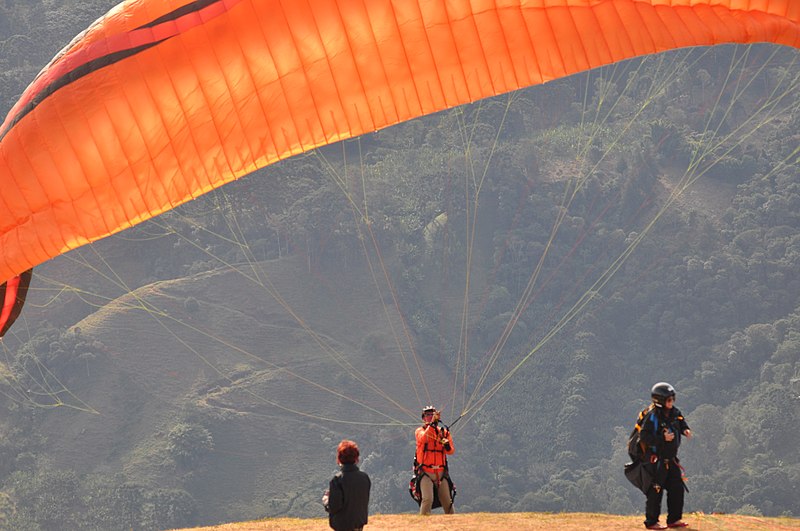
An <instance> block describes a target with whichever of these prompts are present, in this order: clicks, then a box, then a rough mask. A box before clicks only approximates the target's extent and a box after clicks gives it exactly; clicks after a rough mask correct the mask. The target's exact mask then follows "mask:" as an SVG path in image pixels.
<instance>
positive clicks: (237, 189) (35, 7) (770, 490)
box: [0, 1, 800, 529]
mask: <svg viewBox="0 0 800 531" xmlns="http://www.w3.org/2000/svg"><path fill="white" fill-rule="evenodd" d="M111 4H112V2H95V3H87V2H80V3H79V2H71V1H63V2H29V3H25V4H24V5H22V4H18V3H10V2H6V3H3V4H0V43H2V50H3V54H2V57H0V66H2V68H0V100H2V101H3V103H4V108H6V109H7V108H10V107H11V105H12V104H13V102H14V101H15V99H16V98H17V97H18V95H19V94H20V93H21V91H22V90H23V88H24V86H25V85H26V84H27V83H28V82H29V81H30V80H31V79H32V78H33V76H34V75H35V73H36V71H38V69H39V68H40V67H41V66H43V65H44V64H45V63H46V61H47V60H49V58H50V57H51V56H52V55H53V54H54V53H56V51H57V50H58V49H59V48H60V47H62V46H63V45H64V44H65V43H66V42H67V41H68V40H69V39H70V38H71V37H72V35H74V34H75V33H77V32H78V31H80V30H81V29H82V28H84V27H85V26H86V25H87V24H88V23H90V22H91V21H92V20H93V19H94V18H96V17H97V16H99V15H100V14H101V13H102V12H103V11H105V9H106V8H107V7H109V6H110V5H111ZM798 58H800V57H799V56H798V53H797V52H796V51H794V50H785V49H779V48H776V47H769V46H754V47H747V48H744V47H720V48H715V49H712V50H706V49H702V50H694V51H682V52H678V53H672V54H665V55H662V56H655V57H651V58H647V59H645V60H639V61H629V62H626V63H625V64H622V65H615V66H612V67H608V68H604V69H601V70H598V71H594V72H591V73H587V74H582V75H579V76H574V77H571V78H568V79H566V80H563V81H559V82H555V83H550V84H548V85H546V86H544V87H538V88H535V89H532V90H528V91H524V92H521V93H517V94H514V95H511V96H503V97H499V98H495V99H493V100H489V101H485V102H479V103H476V104H474V105H471V106H468V107H465V108H462V109H458V110H455V111H452V112H447V113H441V114H439V115H436V116H432V117H429V118H426V119H424V120H415V121H413V122H410V123H406V124H401V125H400V126H397V127H394V128H392V129H389V130H387V131H382V132H378V133H375V134H372V135H367V136H365V137H363V138H361V139H359V140H357V141H351V142H347V143H345V144H339V145H335V146H331V147H329V148H326V149H324V150H320V151H317V152H314V153H312V154H309V155H306V156H303V157H298V158H295V159H292V160H289V161H286V162H284V163H281V164H278V165H275V166H273V167H270V168H268V169H266V170H265V171H262V172H259V173H257V174H254V175H251V176H248V177H247V178H245V179H242V180H241V181H238V182H236V183H233V184H232V185H229V186H227V187H224V188H223V189H222V190H220V191H218V192H215V193H212V194H209V195H207V196H204V197H202V198H200V199H198V200H196V201H194V202H192V203H190V204H188V205H186V206H184V207H181V208H179V209H176V210H175V211H173V212H170V213H168V214H166V215H164V216H161V217H160V218H158V219H156V220H153V221H151V222H147V223H144V224H142V225H140V226H138V227H136V228H134V229H132V230H130V231H127V232H125V233H123V234H120V235H117V236H115V237H112V238H109V239H106V240H104V241H101V242H98V243H96V244H93V245H91V246H87V247H85V248H83V249H80V250H77V251H74V252H72V253H69V254H67V255H65V256H63V257H59V258H58V259H55V260H52V261H50V262H48V263H46V264H44V265H42V266H41V267H39V268H38V269H37V270H36V272H35V277H34V282H33V284H32V289H31V292H30V298H29V302H28V304H27V306H26V308H25V311H24V314H23V318H22V319H21V320H20V321H19V322H18V323H17V324H16V325H15V326H14V328H13V330H12V332H13V333H12V334H9V336H7V337H6V338H5V339H4V343H3V357H2V358H0V391H2V395H0V406H2V416H0V527H6V528H11V529H64V528H75V529H77V528H95V529H96V528H101V529H117V528H119V529H131V528H134V529H160V528H168V527H179V526H187V525H192V524H211V523H217V522H224V521H232V520H243V519H252V518H258V517H262V516H319V515H320V512H321V508H320V505H319V501H318V500H319V497H320V494H321V491H322V489H323V488H324V487H325V485H326V483H327V480H328V479H329V476H330V475H331V474H332V472H333V471H334V468H335V467H334V454H333V452H334V448H335V445H336V444H337V443H338V441H339V440H340V439H341V438H343V437H348V438H353V439H355V440H356V441H358V442H359V444H360V445H361V447H362V451H363V456H362V457H363V467H364V469H365V470H367V471H368V472H369V473H370V475H371V476H372V478H373V485H374V486H373V499H372V503H371V508H372V510H373V511H374V512H383V513H395V512H411V511H413V510H414V509H415V508H416V506H415V505H414V504H413V502H412V501H411V500H410V499H409V497H408V494H407V492H406V489H407V484H408V479H409V473H410V466H411V458H412V456H413V445H412V441H411V439H412V432H413V428H414V425H415V423H416V422H417V420H418V416H417V415H418V411H419V408H420V407H421V406H422V405H424V404H426V403H428V402H433V403H435V404H437V405H438V406H440V407H442V408H444V411H445V414H444V417H445V421H446V422H453V421H455V420H456V418H458V417H459V415H460V414H462V413H463V414H464V416H463V417H462V418H461V419H460V420H458V423H457V424H456V425H455V426H454V432H455V442H456V447H457V453H456V455H455V456H454V458H453V459H452V460H451V466H452V469H453V475H454V478H455V480H456V484H457V486H458V497H457V499H456V503H457V506H458V508H459V510H460V511H488V512H498V511H589V512H612V513H622V514H626V513H632V512H639V511H640V510H641V509H642V502H643V500H642V496H641V495H640V494H637V493H636V492H635V490H634V489H633V488H632V487H631V486H630V485H628V484H627V483H626V482H625V480H624V478H623V476H622V474H621V468H622V464H623V463H624V460H625V458H626V456H625V455H624V441H625V439H626V437H627V435H628V432H629V431H630V427H631V425H632V421H633V419H634V418H635V415H636V413H637V412H638V410H639V408H641V407H642V406H643V405H644V403H645V402H646V401H647V394H648V390H649V388H650V386H651V385H652V384H653V383H655V382H656V381H659V380H667V381H670V382H671V383H673V384H674V385H676V387H677V389H678V406H679V407H680V408H681V409H682V410H683V412H684V413H685V414H687V416H688V419H689V422H690V424H691V425H692V428H693V430H694V432H695V434H696V438H695V439H694V440H692V441H690V442H689V443H687V444H686V446H685V447H684V449H683V451H682V455H683V456H684V464H685V466H686V468H687V473H688V475H689V481H690V483H689V485H690V489H691V492H690V494H689V496H688V498H687V510H695V511H705V512H712V511H716V512H740V513H743V514H764V515H794V516H797V515H798V513H800V506H799V505H798V501H797V498H796V495H795V493H796V492H797V489H798V488H800V461H799V460H798V458H797V452H796V446H797V445H796V441H797V440H798V436H799V435H800V428H798V421H799V420H800V411H798V407H799V405H800V401H799V400H798V396H800V356H799V355H798V348H800V317H798V315H799V314H798V296H800V278H798V271H800V268H798V266H800V232H799V229H800V220H799V219H798V218H799V217H800V188H799V187H798V186H799V185H800V183H799V182H798V157H799V153H798V149H800V109H798V106H800V90H798V85H800V79H799V76H800V69H798V65H797V60H798Z"/></svg>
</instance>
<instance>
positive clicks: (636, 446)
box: [628, 404, 655, 462]
mask: <svg viewBox="0 0 800 531" xmlns="http://www.w3.org/2000/svg"><path fill="white" fill-rule="evenodd" d="M654 409H655V406H653V405H652V404H651V405H649V406H647V407H646V408H644V409H643V410H642V411H641V412H640V413H639V418H638V419H637V420H636V425H635V426H634V427H633V431H631V435H630V437H628V457H630V458H631V461H633V462H636V461H641V460H643V459H644V454H645V446H644V443H643V442H642V440H641V438H640V437H639V434H640V432H641V431H642V424H644V421H645V419H646V418H647V417H648V416H649V415H650V414H651V413H652V412H653V410H654Z"/></svg>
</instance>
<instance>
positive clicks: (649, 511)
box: [644, 461, 684, 526]
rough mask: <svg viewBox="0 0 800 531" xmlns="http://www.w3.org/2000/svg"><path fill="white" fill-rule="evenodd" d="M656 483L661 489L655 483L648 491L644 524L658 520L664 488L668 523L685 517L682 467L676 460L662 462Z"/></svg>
mask: <svg viewBox="0 0 800 531" xmlns="http://www.w3.org/2000/svg"><path fill="white" fill-rule="evenodd" d="M655 478H656V482H655V483H656V484H658V485H661V487H662V488H661V489H656V487H655V484H654V485H653V486H652V487H650V490H649V491H647V504H646V506H645V514H644V517H645V521H644V525H645V526H649V525H653V524H655V523H656V522H658V517H659V516H660V515H661V499H662V497H663V496H664V490H666V491H667V525H669V524H672V523H674V522H677V521H678V520H680V519H681V518H683V492H684V490H683V479H681V468H680V467H679V466H678V463H676V462H669V461H668V462H660V463H658V467H657V470H656V474H655Z"/></svg>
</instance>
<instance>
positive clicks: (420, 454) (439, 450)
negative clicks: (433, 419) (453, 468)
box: [415, 424, 456, 474]
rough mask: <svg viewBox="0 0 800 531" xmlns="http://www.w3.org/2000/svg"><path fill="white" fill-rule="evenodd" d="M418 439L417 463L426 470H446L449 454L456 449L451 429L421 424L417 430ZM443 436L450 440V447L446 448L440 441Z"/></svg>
mask: <svg viewBox="0 0 800 531" xmlns="http://www.w3.org/2000/svg"><path fill="white" fill-rule="evenodd" d="M415 436H416V439H417V463H419V464H420V465H421V466H422V469H423V471H425V472H437V474H438V473H439V472H444V466H445V464H447V457H446V456H448V455H452V454H453V452H455V451H456V448H455V446H454V445H453V437H452V435H450V431H449V430H446V429H444V428H439V427H437V426H434V425H433V424H427V425H425V426H420V427H419V428H417V431H416V432H415ZM442 438H446V439H448V440H449V441H450V445H449V447H448V448H449V449H446V448H445V447H444V446H443V445H442V443H441V442H440V441H441V439H442Z"/></svg>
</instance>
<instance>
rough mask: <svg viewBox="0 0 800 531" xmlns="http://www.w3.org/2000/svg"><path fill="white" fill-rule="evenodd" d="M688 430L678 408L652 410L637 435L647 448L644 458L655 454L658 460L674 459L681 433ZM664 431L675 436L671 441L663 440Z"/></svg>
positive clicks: (679, 443)
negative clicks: (670, 432)
mask: <svg viewBox="0 0 800 531" xmlns="http://www.w3.org/2000/svg"><path fill="white" fill-rule="evenodd" d="M688 429H689V425H688V424H687V423H686V420H685V419H684V418H683V414H682V413H681V412H680V410H679V409H678V408H676V407H673V408H672V409H666V408H653V411H652V413H651V414H649V415H647V418H645V420H644V422H643V423H642V431H641V432H640V433H639V438H640V439H641V440H642V442H643V443H644V444H645V445H646V446H647V453H646V456H645V457H646V458H648V457H649V456H650V455H653V454H655V455H656V456H658V458H659V459H675V457H677V455H678V447H679V446H680V445H681V437H682V436H683V432H684V431H686V430H688ZM666 431H672V432H673V433H674V434H675V438H674V439H672V441H669V442H667V441H666V440H664V433H665V432H666Z"/></svg>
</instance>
